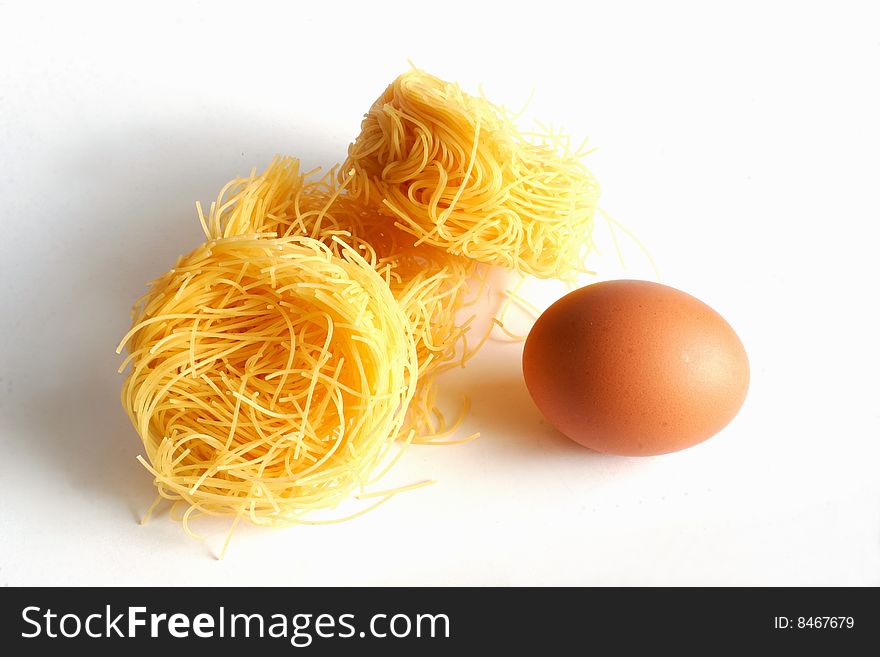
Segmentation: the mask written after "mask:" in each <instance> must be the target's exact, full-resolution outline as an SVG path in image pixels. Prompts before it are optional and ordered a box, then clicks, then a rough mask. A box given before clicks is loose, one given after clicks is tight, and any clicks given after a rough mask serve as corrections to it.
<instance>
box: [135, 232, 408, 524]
mask: <svg viewBox="0 0 880 657" xmlns="http://www.w3.org/2000/svg"><path fill="white" fill-rule="evenodd" d="M125 344H128V346H129V351H130V354H129V355H128V357H127V359H126V362H125V363H123V367H122V368H120V371H122V369H123V368H124V367H125V366H126V365H127V364H129V363H130V364H131V371H130V373H129V375H128V377H127V379H126V381H125V384H124V385H123V388H122V402H123V406H124V407H125V409H126V410H127V411H128V414H129V416H130V417H131V421H132V423H133V424H134V426H135V428H136V429H137V431H138V433H139V434H140V437H141V439H142V441H143V444H144V447H145V449H146V453H147V459H146V460H145V461H143V462H144V465H145V466H146V467H147V469H148V470H149V471H150V472H151V473H152V474H153V477H154V478H155V483H156V486H157V487H158V489H159V492H160V495H161V496H162V497H165V498H167V499H170V500H175V501H181V502H183V503H184V504H185V505H186V506H187V507H188V509H187V511H186V513H185V514H184V520H186V519H188V518H190V517H192V516H193V515H194V514H195V515H199V514H218V515H228V514H235V515H237V516H239V517H242V516H244V517H247V518H249V519H250V520H251V521H252V522H254V523H256V524H261V525H285V524H294V523H298V522H303V521H304V520H303V516H304V515H305V514H306V513H308V512H310V511H313V510H317V509H326V508H332V507H334V506H335V505H336V504H337V503H339V502H340V501H342V500H343V499H345V498H347V497H349V496H350V495H352V494H353V493H356V492H358V491H363V490H364V489H365V487H366V486H368V485H369V484H370V483H371V482H372V481H373V479H374V476H375V475H376V474H377V472H376V469H377V467H378V466H379V464H380V463H382V462H383V461H384V460H385V458H386V456H388V455H389V450H390V449H391V448H392V445H393V443H394V440H395V439H396V438H398V437H399V435H400V431H401V427H402V424H403V420H404V412H405V410H406V408H407V406H408V404H409V402H410V400H411V398H412V395H413V393H414V390H415V383H416V376H417V372H418V363H417V360H416V350H415V343H414V341H413V337H412V333H411V331H410V328H409V321H408V319H407V317H406V315H405V314H404V313H403V311H402V310H401V308H400V306H399V304H398V303H397V302H396V301H395V300H394V297H393V296H392V295H391V291H390V290H389V288H388V286H387V284H386V283H385V281H384V280H383V279H382V277H381V276H380V275H379V274H378V273H377V272H376V270H375V268H374V267H371V266H370V265H369V264H368V263H367V262H366V261H364V260H363V258H361V256H359V255H358V254H357V253H355V252H354V251H353V250H352V249H350V248H347V247H344V246H342V245H339V248H338V255H336V254H334V253H332V252H331V250H330V248H328V247H327V246H326V245H325V244H323V243H321V242H318V241H316V240H313V239H310V238H307V237H288V238H284V239H267V238H260V237H256V236H239V237H230V238H227V239H216V240H210V241H208V242H207V243H206V244H204V245H202V246H200V247H198V248H197V249H195V250H194V251H193V252H192V253H190V254H189V255H187V256H184V257H183V258H181V259H180V260H179V261H178V263H177V266H176V267H175V268H174V269H172V270H171V271H170V272H168V273H167V274H165V275H164V276H162V277H161V278H159V279H158V280H157V281H155V282H154V283H153V285H152V287H151V288H150V290H149V291H148V293H147V294H146V295H145V296H144V297H143V298H142V299H141V300H140V302H139V304H138V305H137V306H136V309H135V316H134V324H133V328H132V329H131V331H130V332H129V334H128V335H127V336H126V337H125V339H124V340H123V343H122V344H121V345H120V350H121V348H122V347H123V345H125Z"/></svg>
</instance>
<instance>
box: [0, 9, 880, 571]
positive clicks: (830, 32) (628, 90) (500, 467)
mask: <svg viewBox="0 0 880 657" xmlns="http://www.w3.org/2000/svg"><path fill="white" fill-rule="evenodd" d="M712 4H713V6H709V5H708V3H692V4H690V3H689V4H683V3H635V4H633V3H607V4H605V5H604V6H600V5H595V4H592V3H581V2H578V3H574V2H572V3H566V4H559V3H554V2H548V1H546V0H541V1H540V2H530V3H526V4H522V5H515V4H513V3H503V4H498V5H494V4H493V5H489V4H488V3H487V4H486V5H485V8H483V7H484V3H476V2H473V1H469V2H464V3H457V2H449V1H447V0H444V1H443V2H427V3H423V2H401V3H383V2H376V1H371V2H357V3H350V4H347V3H338V2H334V3H311V4H306V3H293V2H290V3H281V2H278V3H261V2H236V3H228V4H227V3H216V2H215V3H207V2H206V3H176V2H175V3H157V2H151V3H138V4H137V5H134V4H129V3H108V4H105V5H99V4H93V3H83V2H78V3H58V4H57V5H48V4H45V3H15V4H14V5H13V4H12V3H2V4H0V62H2V66H0V208H2V210H0V213H2V214H0V216H2V232H0V359H2V360H0V493H2V504H0V584H9V585H16V584H50V583H51V584H110V585H131V584H170V585H187V584H267V585H280V584H284V585H305V584H313V585H333V584H404V585H420V584H491V585H505V584H761V585H783V584H798V585H799V584H820V585H826V584H843V585H865V584H873V585H877V584H880V474H878V465H880V444H878V439H880V379H878V365H880V362H878V361H880V358H878V356H880V353H878V351H880V350H878V342H880V322H878V311H877V308H878V303H880V294H878V291H877V288H878V282H880V276H878V266H877V254H878V238H880V229H878V225H880V20H878V19H880V16H878V15H877V12H876V11H874V10H873V9H872V3H854V2H826V3H804V2H800V3H791V4H789V3H781V2H770V3H767V2H762V3H743V2H736V3H728V5H727V6H726V7H725V6H724V5H722V4H717V3H712ZM319 6H320V8H319ZM874 6H875V7H876V5H874ZM408 58H411V59H412V60H413V61H414V62H415V63H416V64H418V65H419V66H421V67H423V68H425V69H427V70H428V71H430V72H433V73H435V74H437V75H440V76H442V77H445V78H447V79H452V80H458V81H460V82H461V83H462V84H463V85H464V86H465V87H466V88H469V89H471V90H474V89H475V88H476V85H477V84H478V83H480V82H483V83H484V85H485V91H486V93H487V95H489V96H490V97H491V98H492V99H494V100H496V101H498V102H501V103H504V104H507V105H509V106H513V107H518V106H520V105H521V104H522V103H523V102H524V101H525V100H526V99H527V98H528V96H529V95H530V93H531V92H532V91H534V99H533V101H532V103H531V105H530V110H529V112H530V115H532V116H534V117H537V118H540V119H543V120H544V121H546V122H548V123H552V124H554V125H561V126H563V127H564V128H565V129H566V130H568V131H569V132H570V133H572V134H573V135H576V136H578V137H583V136H589V137H590V139H591V142H592V144H593V145H594V146H596V147H597V148H598V151H597V152H595V153H594V154H592V155H591V156H589V164H590V166H591V168H592V169H593V170H594V172H595V173H596V175H597V176H598V177H599V179H600V181H601V183H602V185H603V200H602V205H603V207H604V208H605V209H607V210H608V211H609V212H610V213H611V214H612V215H613V216H615V217H616V218H617V219H618V220H619V221H621V222H622V223H624V224H625V225H626V226H627V227H628V228H630V229H631V230H633V231H634V232H635V233H636V234H637V235H638V236H639V238H640V239H641V240H642V241H643V242H644V243H645V244H646V245H647V246H648V247H649V248H650V251H651V253H652V254H653V256H654V258H655V259H656V260H657V263H658V265H659V266H660V269H661V272H662V275H663V280H664V282H666V283H668V284H671V285H674V286H676V287H679V288H681V289H684V290H686V291H688V292H690V293H692V294H694V295H696V296H698V297H700V298H702V299H703V300H705V301H706V302H707V303H709V304H710V305H712V306H714V307H715V308H716V309H717V310H718V311H719V312H721V313H722V314H723V315H724V316H725V317H726V318H727V319H728V320H729V321H730V323H731V324H732V325H733V326H734V328H735V329H736V330H737V332H738V333H739V334H740V336H741V338H742V340H743V342H744V343H745V345H746V348H747V350H748V353H749V356H750V359H751V365H752V385H751V390H750V393H749V397H748V400H747V402H746V405H745V407H744V408H743V410H742V412H741V413H740V415H739V416H738V417H737V418H736V420H735V421H734V422H733V424H731V425H730V426H729V427H728V428H727V429H725V430H724V431H723V432H722V433H721V434H719V435H718V436H717V437H715V438H713V439H712V440H710V441H708V442H707V443H704V444H702V445H700V446H697V447H695V448H693V449H690V450H687V451H685V452H682V453H678V454H674V455H669V456H664V457H659V458H649V459H631V458H616V457H609V456H602V455H598V454H595V453H592V452H590V451H587V450H585V449H583V448H580V447H578V446H577V445H575V444H574V443H571V442H570V441H568V440H566V439H565V438H563V437H561V436H560V435H559V434H557V433H556V432H555V431H553V430H552V429H551V428H550V427H548V425H547V424H546V423H544V422H542V420H541V418H540V416H539V414H538V412H537V410H536V409H535V408H534V406H533V405H532V403H531V401H530V399H529V398H528V395H527V392H526V390H525V388H524V385H523V382H522V379H521V374H520V369H519V358H520V352H521V345H520V344H501V343H493V344H490V345H489V346H488V347H487V348H486V349H485V351H484V352H483V353H482V354H481V355H480V357H479V358H478V359H476V360H474V361H473V362H471V363H470V364H469V366H468V368H467V369H465V370H463V371H461V372H458V373H456V374H455V375H454V376H452V377H451V378H450V379H449V380H448V381H447V383H446V384H445V385H444V395H446V396H447V401H449V400H452V401H454V400H456V399H458V397H459V396H460V395H461V394H463V393H465V392H466V393H467V394H469V395H470V397H471V399H472V402H473V411H472V413H471V415H470V418H469V419H468V421H467V423H466V426H465V429H464V430H465V431H481V432H482V434H483V435H482V438H480V439H479V440H478V441H476V442H474V443H471V444H468V445H465V446H460V447H442V448H437V447H434V448H427V447H421V448H413V449H412V450H411V451H409V452H408V453H407V454H406V455H405V456H404V458H403V461H402V462H401V463H400V465H399V467H397V468H396V469H395V470H394V471H393V472H392V473H390V474H389V476H388V478H387V479H386V480H385V481H386V482H387V483H388V485H389V486H391V485H395V484H404V483H408V482H411V481H419V480H422V479H425V478H431V479H436V480H438V482H439V483H438V484H436V485H434V486H430V487H427V488H423V489H420V490H418V491H414V492H411V493H408V494H406V495H401V496H398V497H397V498H395V499H394V500H392V501H391V502H389V503H388V504H386V505H385V506H383V507H382V508H381V509H379V510H377V511H375V512H373V513H371V514H368V515H367V516H364V517H362V518H360V519H358V520H355V521H353V522H350V523H345V524H342V525H337V526H329V527H296V528H291V529H285V530H275V531H272V530H259V529H255V528H250V527H247V528H243V529H242V530H241V531H238V532H237V533H236V535H235V537H234V539H233V542H232V544H231V547H230V550H229V553H228V554H227V556H226V558H225V560H223V561H218V560H217V559H216V558H214V554H215V552H216V551H217V550H218V549H219V546H220V544H221V543H222V540H223V538H224V533H225V527H226V525H225V524H224V523H211V522H208V523H206V524H203V525H201V529H202V530H203V531H204V533H205V534H206V540H205V542H198V541H194V540H191V539H189V538H188V537H186V535H185V534H184V533H183V531H182V529H181V527H180V525H179V524H178V523H175V522H173V521H171V520H170V519H169V518H168V517H167V514H166V515H160V516H159V517H158V518H156V519H155V520H153V521H151V522H150V523H148V524H147V525H145V526H140V525H139V524H138V523H137V518H138V517H139V516H140V515H141V514H142V513H143V512H144V511H145V509H146V508H147V506H148V505H149V503H150V502H151V500H152V497H153V492H152V487H151V483H150V477H149V476H148V474H147V473H146V472H145V471H144V470H143V469H142V468H141V466H140V465H139V464H138V463H137V462H136V461H135V456H136V455H137V454H138V453H140V451H141V448H140V443H139V440H138V438H137V435H136V434H135V432H134V430H133V429H132V428H131V426H130V424H129V422H128V419H127V418H126V416H125V414H124V412H123V410H122V408H121V407H120V404H119V401H118V391H119V387H120V385H121V383H122V378H121V376H119V375H117V374H116V368H117V365H118V363H119V357H117V355H116V354H115V353H114V349H115V347H116V344H117V341H118V339H119V338H120V337H121V336H122V335H123V334H124V333H125V331H126V328H127V325H128V321H129V318H128V311H129V307H130V305H131V303H132V301H133V300H134V299H135V297H136V296H138V295H139V294H140V293H141V291H142V290H143V286H144V284H145V283H146V281H147V280H149V279H151V278H153V277H155V276H157V275H159V274H161V273H162V272H164V271H165V270H166V269H167V268H168V267H170V266H171V265H172V263H173V260H174V258H175V257H176V256H177V255H179V254H180V253H183V252H185V251H187V250H189V249H190V248H192V247H193V246H195V245H196V243H197V242H198V240H199V236H200V232H199V228H198V222H197V220H196V215H195V212H194V201H195V200H197V199H199V200H202V201H210V200H211V199H212V198H213V197H214V196H215V194H216V192H217V190H218V189H219V187H220V186H221V185H222V184H223V183H224V182H225V181H226V180H227V179H229V178H232V177H234V176H236V175H239V174H246V173H247V172H249V170H250V169H251V167H253V166H262V165H264V164H266V163H267V162H268V161H269V159H270V158H271V156H272V155H273V154H275V153H279V152H280V153H288V154H293V155H298V156H299V157H301V158H303V160H305V162H306V163H307V164H309V165H317V164H331V163H333V162H335V161H337V160H339V159H341V158H343V157H344V153H345V148H346V146H347V144H348V143H349V141H350V140H351V139H353V137H354V136H355V135H356V133H357V131H358V127H359V122H360V117H361V115H362V114H363V113H364V112H365V111H366V109H367V108H368V107H369V105H370V103H371V102H372V100H373V99H374V98H375V97H376V96H377V95H378V94H379V93H380V92H381V91H382V90H383V89H384V87H385V85H386V84H387V83H388V82H390V81H391V80H392V79H393V78H394V77H395V76H396V75H397V74H398V73H400V72H402V71H403V70H405V69H406V67H407V66H408V64H407V59H408ZM601 228H602V226H601V225H600V226H599V228H597V236H598V238H599V240H600V247H604V253H606V254H607V253H608V251H609V250H610V251H611V252H612V253H613V247H612V246H611V243H610V242H609V241H608V233H607V232H605V233H603V231H602V230H600V229H601ZM622 246H623V251H624V255H625V262H626V267H623V266H621V264H620V263H619V262H617V260H616V259H615V258H606V257H602V258H598V259H597V260H596V261H595V263H594V264H595V265H596V266H597V268H598V269H599V273H600V275H601V277H604V278H614V277H625V276H639V277H651V276H652V274H651V271H650V269H649V268H648V267H647V266H646V263H645V259H644V257H643V256H642V255H641V254H640V252H639V251H638V250H637V249H635V248H634V247H633V245H632V244H631V243H628V242H624V243H623V244H622ZM535 293H536V291H535V290H532V294H535ZM554 295H555V292H554V293H548V294H546V295H545V296H544V297H543V298H542V300H541V301H540V303H542V304H543V305H547V304H549V303H550V302H551V301H553V299H554ZM198 528H199V526H198V525H197V529H198Z"/></svg>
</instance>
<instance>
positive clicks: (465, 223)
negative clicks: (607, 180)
mask: <svg viewBox="0 0 880 657" xmlns="http://www.w3.org/2000/svg"><path fill="white" fill-rule="evenodd" d="M584 154H585V151H584V149H583V148H579V149H572V148H571V146H570V144H569V141H568V139H567V138H565V137H562V136H560V135H553V134H545V135H537V134H528V135H526V134H523V133H522V132H520V131H519V130H518V129H517V127H516V126H515V124H514V122H513V118H512V117H511V116H510V114H509V113H508V112H506V111H505V110H504V109H502V108H500V107H498V106H496V105H493V104H492V103H490V102H489V101H487V100H486V99H485V98H482V97H475V96H470V95H468V94H466V93H464V92H463V91H462V90H461V89H460V87H459V86H458V85H455V84H451V83H448V82H444V81H443V80H440V79H439V78H436V77H434V76H432V75H429V74H427V73H425V72H423V71H420V70H418V69H414V70H411V71H409V72H407V73H404V74H403V75H401V76H400V77H398V78H397V79H396V80H395V81H394V82H393V83H392V84H391V85H390V86H389V87H388V88H387V89H386V90H385V93H383V94H382V95H381V96H380V97H379V98H378V100H376V102H375V103H374V104H373V106H372V107H371V108H370V111H369V112H368V113H367V114H366V117H365V118H364V121H363V123H362V124H361V132H360V135H359V136H358V137H357V139H356V140H355V142H354V143H353V144H352V145H351V146H350V147H349V151H348V159H347V160H346V161H345V164H344V165H343V167H342V169H341V170H340V174H339V175H340V179H344V178H346V177H348V176H352V180H351V183H350V186H349V187H350V192H351V194H352V195H353V196H355V197H357V198H359V199H361V200H362V201H363V202H364V203H366V204H367V205H370V206H372V207H375V208H377V209H379V210H381V211H382V212H384V213H385V214H387V215H389V216H391V217H393V218H394V219H395V220H396V223H397V225H398V226H399V227H400V228H401V229H403V230H404V231H406V232H409V233H410V234H412V235H413V236H415V237H416V240H417V241H416V244H426V245H432V246H435V247H438V248H441V249H444V250H446V251H448V252H449V253H452V254H456V255H463V256H466V257H468V258H472V259H474V260H477V261H480V262H484V263H488V264H491V265H501V266H504V267H508V268H510V269H515V270H517V271H520V272H523V273H526V274H531V275H534V276H538V277H541V278H563V279H566V278H571V277H572V276H574V275H575V274H576V273H578V272H580V271H583V263H584V259H585V257H586V255H587V253H588V251H589V250H590V248H591V246H592V227H593V216H594V213H595V210H596V204H597V201H598V198H599V186H598V184H597V183H596V180H595V178H594V177H593V176H592V174H591V173H590V171H589V170H588V169H587V168H586V167H585V166H584V164H583V162H582V161H581V158H582V156H583V155H584Z"/></svg>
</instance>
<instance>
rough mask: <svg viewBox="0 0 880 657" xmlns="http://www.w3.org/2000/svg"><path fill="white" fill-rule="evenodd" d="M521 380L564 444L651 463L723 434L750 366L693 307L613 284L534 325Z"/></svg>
mask: <svg viewBox="0 0 880 657" xmlns="http://www.w3.org/2000/svg"><path fill="white" fill-rule="evenodd" d="M523 375H524V377H525V381H526V386H527V387H528V389H529V393H530V394H531V396H532V398H533V399H534V401H535V404H536V405H537V406H538V408H539V409H540V411H541V412H542V413H543V415H544V416H545V417H546V418H547V420H548V421H549V422H550V423H551V424H553V425H554V426H555V427H556V428H557V429H559V430H560V431H561V432H562V433H564V434H565V435H567V436H568V437H569V438H571V439H572V440H574V441H576V442H578V443H581V444H582V445H585V446H586V447H589V448H591V449H594V450H597V451H600V452H607V453H611V454H621V455H634V456H635V455H639V456H649V455H656V454H664V453H668V452H674V451H677V450H680V449H684V448H686V447H690V446H692V445H695V444H697V443H700V442H702V441H704V440H706V439H707V438H709V437H711V436H713V435H715V434H716V433H717V432H718V431H720V430H721V429H722V428H723V427H724V426H725V425H727V424H728V423H729V422H730V421H731V420H732V419H733V417H734V416H735V415H736V414H737V412H738V411H739V409H740V407H741V406H742V404H743V401H744V400H745V397H746V391H747V390H748V386H749V362H748V357H747V356H746V352H745V349H744V348H743V345H742V342H741V341H740V339H739V337H738V336H737V335H736V333H735V332H734V330H733V329H732V328H731V326H730V325H729V324H728V323H727V322H726V321H725V320H724V318H723V317H721V315H719V314H718V313H717V312H715V311H714V310H712V308H710V307H709V306H707V305H706V304H705V303H703V302H702V301H700V300H699V299H696V298H695V297H692V296H691V295H689V294H686V293H684V292H681V291H680V290H676V289H675V288H672V287H668V286H666V285H661V284H659V283H652V282H648V281H633V280H617V281H606V282H602V283H595V284H593V285H588V286H586V287H583V288H580V289H578V290H575V291H574V292H571V293H570V294H568V295H566V296H565V297H563V298H562V299H560V300H559V301H557V302H556V303H554V304H553V305H552V306H550V307H549V308H548V309H547V310H546V311H545V312H544V313H543V314H542V315H541V317H540V318H539V319H538V321H537V322H536V323H535V325H534V327H533V328H532V330H531V331H530V333H529V336H528V339H527V340H526V344H525V347H524V350H523Z"/></svg>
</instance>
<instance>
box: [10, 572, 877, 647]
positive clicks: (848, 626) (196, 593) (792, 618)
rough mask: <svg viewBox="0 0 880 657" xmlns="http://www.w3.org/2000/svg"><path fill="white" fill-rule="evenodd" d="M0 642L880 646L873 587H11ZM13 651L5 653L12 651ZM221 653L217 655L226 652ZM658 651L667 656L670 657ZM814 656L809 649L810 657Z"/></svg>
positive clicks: (33, 644) (35, 644) (100, 644)
mask: <svg viewBox="0 0 880 657" xmlns="http://www.w3.org/2000/svg"><path fill="white" fill-rule="evenodd" d="M0 598H2V606H0V613H2V617H0V627H2V637H0V638H2V645H3V646H4V647H5V646H10V647H12V648H14V650H13V651H12V652H11V653H9V652H7V653H6V654H16V655H18V654H23V653H24V651H26V650H28V649H37V650H39V651H40V654H42V652H44V651H47V650H48V651H51V652H56V651H59V650H61V649H64V648H69V649H77V650H78V649H84V650H88V651H89V653H90V654H96V655H101V654H119V651H120V650H123V651H124V650H126V649H127V648H128V647H140V646H150V647H159V648H161V649H162V651H163V654H170V655H174V654H192V653H193V650H196V651H201V650H210V651H211V653H210V654H212V655H213V654H227V653H228V654H232V653H236V654H240V652H241V650H243V649H244V650H247V649H248V648H253V649H257V650H259V651H261V653H267V654H297V653H301V654H313V655H323V654H328V655H329V654H337V655H338V654H348V653H349V652H353V651H355V650H368V651H373V650H381V651H382V652H383V654H414V651H417V652H416V653H415V654H425V655H445V654H455V653H456V652H457V651H459V650H461V649H466V650H467V649H477V648H480V649H483V648H486V649H490V650H491V651H492V652H493V654H497V651H508V650H509V651H513V653H512V654H529V652H530V651H535V653H534V654H537V655H545V654H546V655H557V654H591V653H594V652H596V653H599V651H602V652H601V654H605V651H610V652H609V654H630V653H633V654H634V653H635V652H636V651H637V650H645V649H646V648H647V649H649V650H650V651H651V652H653V653H655V654H667V653H670V654H691V653H693V654H716V653H717V652H719V651H723V652H727V651H729V650H731V649H742V650H746V649H748V650H750V651H754V650H756V649H757V650H764V649H784V650H791V649H795V648H797V649H802V648H811V649H813V650H817V651H827V654H842V655H843V654H856V648H858V647H867V646H870V645H873V646H875V647H876V645H878V640H880V602H878V596H877V590H876V589H867V588H865V589H858V588H851V589H744V588H743V589H699V588H697V589H693V588H692V589H686V588H678V589H659V588H652V589H636V588H631V589H598V588H592V589H576V588H570V589H547V588H531V589H529V588H519V589H508V588H492V589H488V588H484V589H461V588H443V589H414V588H413V589H407V588H385V589H255V588H247V589H245V588H242V589H204V588H200V589H194V588H176V589H98V588H92V589H38V588H21V589H6V590H4V591H3V592H2V593H0ZM4 651H5V650H4ZM218 651H219V652H218ZM660 651H662V653H661V652H660ZM811 652H812V650H811Z"/></svg>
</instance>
